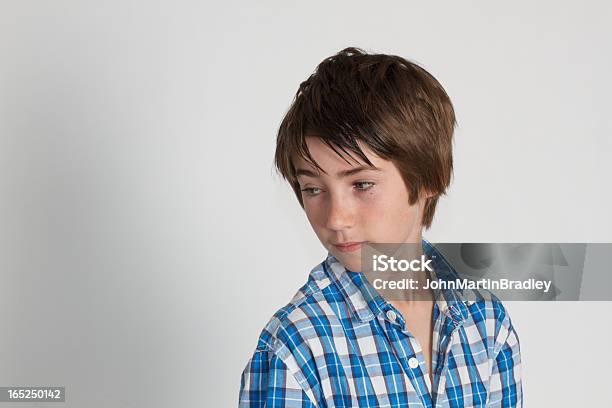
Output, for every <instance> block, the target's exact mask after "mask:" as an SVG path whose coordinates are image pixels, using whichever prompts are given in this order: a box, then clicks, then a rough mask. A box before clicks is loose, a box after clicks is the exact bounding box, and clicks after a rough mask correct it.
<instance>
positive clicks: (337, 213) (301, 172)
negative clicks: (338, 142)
mask: <svg viewBox="0 0 612 408" xmlns="http://www.w3.org/2000/svg"><path fill="white" fill-rule="evenodd" d="M306 143H307V145H308V148H309V150H310V154H311V155H312V158H313V159H314V160H315V161H316V162H317V163H318V164H319V166H321V168H322V169H323V170H325V172H326V173H327V174H325V173H321V174H319V173H318V172H317V169H316V168H315V167H313V166H311V165H310V164H308V163H307V162H306V161H305V160H304V159H302V158H299V159H298V160H297V161H296V162H295V163H294V164H295V168H296V172H297V177H298V182H299V184H300V189H301V190H302V199H303V202H304V210H305V211H306V216H307V217H308V221H310V225H311V226H312V228H313V229H314V232H315V233H316V234H317V237H318V238H319V240H320V241H321V243H322V244H323V246H324V247H325V248H326V249H327V250H328V251H329V252H331V253H332V255H334V256H335V257H336V258H337V259H338V261H340V262H341V263H342V264H343V265H344V266H345V267H346V268H347V269H349V270H351V271H361V251H360V248H361V244H363V243H365V242H370V243H377V242H378V243H420V242H421V231H422V226H421V217H422V215H423V207H424V204H425V199H426V197H425V195H424V194H422V195H421V198H420V199H419V200H418V201H417V202H416V203H415V204H414V205H410V204H409V203H408V190H407V189H406V185H405V184H404V180H403V179H402V177H401V175H400V173H399V171H398V170H397V168H396V167H395V165H394V164H393V163H392V162H391V161H389V160H385V159H382V158H381V157H379V156H377V155H376V154H375V153H374V152H372V150H370V149H369V148H368V147H367V146H366V145H365V144H362V143H359V145H360V147H361V149H362V150H363V152H364V153H365V154H366V156H367V157H368V159H369V160H370V161H371V162H372V164H374V166H375V167H376V169H372V168H370V167H369V166H368V165H367V164H364V163H359V162H357V161H355V160H354V159H352V158H351V157H350V156H347V155H345V156H344V157H345V158H346V160H347V161H349V163H347V162H346V161H344V160H343V159H342V158H341V157H339V156H338V155H337V154H336V153H335V152H334V151H333V150H332V149H330V148H329V147H328V146H327V145H326V144H325V143H324V142H323V141H321V139H319V138H318V137H307V138H306ZM338 151H340V152H341V150H339V149H338ZM349 243H353V244H354V245H347V244H349Z"/></svg>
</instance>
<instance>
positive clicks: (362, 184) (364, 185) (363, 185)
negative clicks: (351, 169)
mask: <svg viewBox="0 0 612 408" xmlns="http://www.w3.org/2000/svg"><path fill="white" fill-rule="evenodd" d="M353 185H354V186H355V187H357V190H362V191H363V190H368V189H370V188H372V186H374V183H372V182H371V181H358V182H356V183H354V184H353Z"/></svg>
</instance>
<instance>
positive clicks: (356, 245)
mask: <svg viewBox="0 0 612 408" xmlns="http://www.w3.org/2000/svg"><path fill="white" fill-rule="evenodd" d="M365 243H367V241H362V242H344V243H342V244H333V245H334V247H336V248H337V249H338V250H339V251H340V252H354V251H357V250H358V249H360V248H361V246H362V245H363V244H365Z"/></svg>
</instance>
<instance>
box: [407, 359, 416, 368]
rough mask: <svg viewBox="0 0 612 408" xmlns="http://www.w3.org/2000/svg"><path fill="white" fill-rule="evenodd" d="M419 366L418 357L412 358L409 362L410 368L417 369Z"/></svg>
mask: <svg viewBox="0 0 612 408" xmlns="http://www.w3.org/2000/svg"><path fill="white" fill-rule="evenodd" d="M418 366H419V360H417V359H416V357H410V359H409V360H408V367H410V368H417V367H418Z"/></svg>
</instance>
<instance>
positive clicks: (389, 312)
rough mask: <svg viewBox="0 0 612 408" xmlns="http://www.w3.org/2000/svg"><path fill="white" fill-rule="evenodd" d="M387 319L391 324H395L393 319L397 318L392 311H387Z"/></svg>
mask: <svg viewBox="0 0 612 408" xmlns="http://www.w3.org/2000/svg"><path fill="white" fill-rule="evenodd" d="M387 317H388V318H389V320H391V321H392V322H395V319H396V318H397V314H395V312H394V311H393V310H387Z"/></svg>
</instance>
